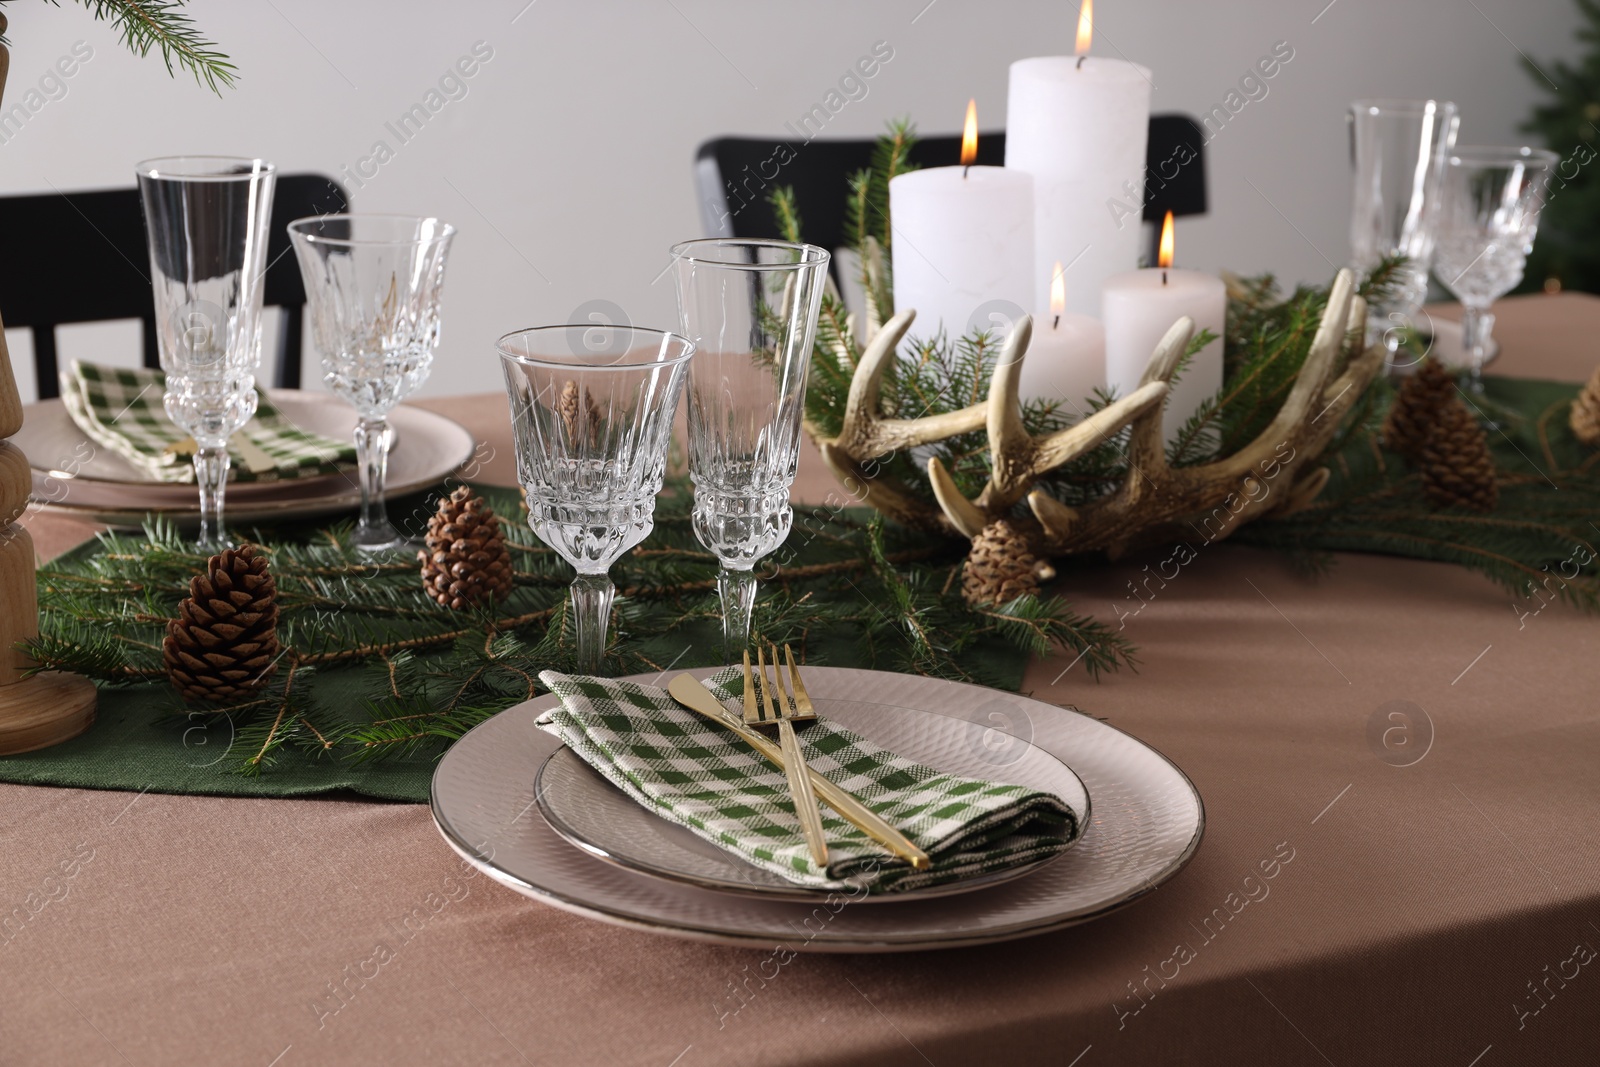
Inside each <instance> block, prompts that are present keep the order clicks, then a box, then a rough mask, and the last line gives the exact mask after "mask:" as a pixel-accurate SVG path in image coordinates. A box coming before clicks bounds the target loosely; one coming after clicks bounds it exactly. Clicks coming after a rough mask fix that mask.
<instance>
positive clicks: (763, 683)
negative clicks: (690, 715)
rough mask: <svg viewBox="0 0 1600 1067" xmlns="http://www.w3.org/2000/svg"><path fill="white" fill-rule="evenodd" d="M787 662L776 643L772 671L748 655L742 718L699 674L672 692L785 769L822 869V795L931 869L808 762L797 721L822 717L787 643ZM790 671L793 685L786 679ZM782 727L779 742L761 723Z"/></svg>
mask: <svg viewBox="0 0 1600 1067" xmlns="http://www.w3.org/2000/svg"><path fill="white" fill-rule="evenodd" d="M783 651H784V655H785V659H786V663H784V664H780V663H779V660H778V650H777V648H776V646H772V647H771V652H770V660H771V667H772V670H771V673H770V674H769V673H768V670H767V660H768V658H769V657H768V656H764V655H763V654H762V651H761V649H760V648H759V647H758V648H757V649H756V666H755V668H754V670H752V668H751V665H750V654H749V653H748V652H746V653H745V655H744V716H743V718H742V719H741V718H739V717H736V716H735V715H733V714H732V713H731V712H729V711H728V709H727V708H726V707H724V706H723V704H722V702H721V701H720V700H718V699H717V698H716V697H715V696H714V695H713V694H712V693H711V691H710V690H709V689H707V688H706V687H705V686H704V685H702V684H701V683H700V682H699V681H698V680H697V679H695V678H693V677H691V676H689V675H687V674H680V675H678V676H677V677H675V678H673V679H672V681H671V682H670V683H669V684H668V685H667V692H668V693H670V694H671V695H672V698H673V699H674V700H676V701H677V702H678V703H679V704H682V705H683V706H684V707H686V708H688V709H689V710H690V711H692V712H695V713H696V714H698V715H702V716H704V717H706V718H708V719H710V720H711V721H712V722H714V723H716V724H717V725H719V726H723V727H726V728H727V729H729V730H732V731H733V732H734V733H736V734H738V735H739V737H740V738H741V739H742V740H743V741H744V742H745V743H746V744H748V745H749V746H750V747H751V748H754V749H755V750H756V751H757V752H758V753H760V754H761V756H762V757H763V758H765V759H767V760H768V761H770V762H771V763H773V764H775V765H776V766H778V767H780V768H782V770H783V772H784V774H785V775H786V776H787V778H788V780H789V794H790V796H791V798H792V799H793V800H794V806H795V813H796V815H798V816H799V819H800V826H801V829H802V830H803V831H804V832H805V837H806V844H807V845H808V846H809V847H810V850H811V859H812V861H813V862H814V863H816V865H817V866H818V867H819V868H826V867H827V864H828V846H827V841H826V839H825V837H824V834H823V827H822V817H821V815H820V814H819V813H818V811H817V801H818V799H819V798H820V799H821V801H822V802H823V803H824V804H827V805H828V806H829V807H830V808H832V809H833V810H834V811H836V812H838V813H839V814H840V815H841V816H842V817H843V818H844V819H845V820H846V821H847V822H849V823H851V824H852V825H854V826H856V827H857V828H858V829H860V830H861V831H862V832H863V833H865V834H867V835H868V836H869V837H871V838H872V839H873V840H875V841H878V842H879V843H881V844H882V845H884V846H885V847H886V848H888V849H889V851H891V852H893V853H894V854H895V855H896V856H899V857H900V858H901V859H903V860H905V861H906V862H907V863H909V864H910V865H911V866H912V867H913V868H914V869H916V870H925V869H926V868H927V867H928V866H929V864H930V861H929V859H928V855H927V853H925V852H923V851H922V850H921V849H920V848H918V847H917V846H916V845H914V844H913V843H912V842H911V841H910V839H908V838H907V837H906V836H905V835H904V834H902V833H901V832H900V831H899V830H896V829H895V828H894V827H893V826H891V825H890V824H889V823H888V822H886V821H884V820H883V819H882V818H880V817H879V816H878V815H877V814H876V813H875V812H873V811H872V809H871V808H868V807H867V806H866V805H865V804H863V803H862V802H861V801H859V800H857V799H856V798H855V797H853V796H851V795H850V794H849V793H847V792H846V791H845V790H843V789H841V788H840V787H839V786H837V785H835V784H834V783H833V782H831V781H829V780H828V779H827V778H824V777H823V776H822V775H821V774H819V773H818V772H817V771H815V770H813V769H812V768H810V767H808V766H807V765H806V762H805V757H804V756H803V755H802V754H801V751H800V742H799V739H798V737H797V736H796V734H795V729H794V724H795V723H796V722H805V721H808V720H811V719H815V718H816V717H817V712H816V708H815V707H814V706H813V705H812V703H811V697H810V696H809V695H808V694H807V693H806V688H805V683H804V682H803V681H802V680H801V678H800V671H799V669H798V668H797V667H796V666H795V663H794V653H793V651H792V650H791V649H790V648H789V646H788V645H785V646H784V649H783ZM785 668H787V670H788V674H789V679H788V682H787V684H785V682H784V680H783V674H784V671H785ZM773 725H775V726H776V727H777V728H778V741H779V743H778V744H773V743H772V741H771V739H770V738H768V737H767V736H766V735H764V734H762V733H761V732H759V731H758V730H757V729H755V727H758V726H773Z"/></svg>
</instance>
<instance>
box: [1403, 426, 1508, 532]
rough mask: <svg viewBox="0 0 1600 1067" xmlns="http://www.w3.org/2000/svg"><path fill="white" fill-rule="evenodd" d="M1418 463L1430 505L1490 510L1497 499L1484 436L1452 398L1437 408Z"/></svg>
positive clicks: (1487, 443)
mask: <svg viewBox="0 0 1600 1067" xmlns="http://www.w3.org/2000/svg"><path fill="white" fill-rule="evenodd" d="M1418 463H1419V464H1420V466H1421V467H1422V495H1423V496H1425V497H1427V499H1428V502H1429V503H1430V504H1432V505H1433V506H1434V507H1441V508H1443V507H1451V506H1459V507H1465V508H1471V509H1473V510H1474V511H1493V510H1494V506H1495V504H1496V503H1497V502H1498V501H1499V498H1500V494H1499V490H1498V488H1496V486H1495V481H1494V460H1493V459H1492V458H1491V457H1490V455H1489V441H1488V438H1487V437H1486V436H1485V435H1484V432H1483V427H1482V426H1480V425H1478V420H1477V419H1476V418H1474V417H1473V414H1472V412H1471V411H1468V410H1467V406H1466V405H1465V404H1463V403H1461V402H1460V401H1459V400H1452V402H1451V403H1448V404H1446V405H1445V406H1444V408H1443V409H1442V410H1441V411H1440V413H1439V417H1438V418H1437V419H1436V420H1435V421H1434V424H1433V429H1432V430H1431V431H1430V432H1429V434H1428V440H1427V442H1426V443H1425V444H1424V445H1423V446H1422V455H1421V456H1420V457H1419V459H1418Z"/></svg>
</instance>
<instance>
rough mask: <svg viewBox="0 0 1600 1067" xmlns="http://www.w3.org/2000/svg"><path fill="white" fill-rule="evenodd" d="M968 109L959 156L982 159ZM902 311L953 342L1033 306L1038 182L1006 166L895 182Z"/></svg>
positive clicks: (894, 248)
mask: <svg viewBox="0 0 1600 1067" xmlns="http://www.w3.org/2000/svg"><path fill="white" fill-rule="evenodd" d="M977 144H978V138H977V111H976V108H975V107H974V106H973V105H968V109H967V135H966V137H964V138H963V144H962V152H961V155H962V159H963V161H965V162H966V163H970V161H971V160H973V159H975V158H977V151H978V149H977ZM889 215H890V218H891V219H892V220H893V226H894V228H893V233H892V235H891V243H890V263H891V268H892V270H893V273H894V303H895V307H896V308H915V309H916V311H917V321H916V323H915V325H914V326H913V327H912V333H913V335H914V336H916V337H918V338H921V339H924V340H927V339H931V338H932V337H933V336H934V335H935V334H936V333H937V332H938V331H939V328H940V326H941V325H942V326H943V328H944V331H945V333H946V334H947V335H948V336H949V337H950V339H951V340H955V339H956V338H959V337H963V336H965V335H966V334H967V333H969V332H971V330H972V329H974V328H976V329H982V330H992V329H995V328H996V327H997V326H1000V327H1004V326H1006V325H1007V324H1009V323H1011V322H1014V321H1015V320H1016V319H1018V318H1020V317H1021V316H1022V314H1023V312H1024V311H1025V309H1027V308H1030V307H1033V306H1035V305H1034V302H1033V179H1032V178H1030V177H1029V176H1028V175H1026V174H1023V173H1021V172H1019V171H1014V170H1010V169H1007V168H1003V167H974V166H968V165H962V166H957V167H932V168H929V169H926V170H918V171H912V172H911V173H909V174H901V175H899V176H898V177H896V178H893V179H891V180H890V182H889Z"/></svg>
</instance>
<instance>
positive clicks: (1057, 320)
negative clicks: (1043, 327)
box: [1050, 315, 1061, 330]
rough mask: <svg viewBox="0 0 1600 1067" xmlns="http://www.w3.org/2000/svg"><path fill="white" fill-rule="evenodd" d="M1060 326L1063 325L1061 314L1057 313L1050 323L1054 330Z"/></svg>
mask: <svg viewBox="0 0 1600 1067" xmlns="http://www.w3.org/2000/svg"><path fill="white" fill-rule="evenodd" d="M1060 326H1061V316H1060V315H1057V316H1056V317H1055V319H1054V320H1053V321H1052V322H1051V323H1050V328H1051V329H1052V330H1054V329H1058V328H1060Z"/></svg>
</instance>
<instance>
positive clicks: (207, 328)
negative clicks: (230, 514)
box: [137, 156, 277, 552]
mask: <svg viewBox="0 0 1600 1067" xmlns="http://www.w3.org/2000/svg"><path fill="white" fill-rule="evenodd" d="M137 171H138V175H139V193H140V197H141V199H142V200H143V202H144V223H145V232H146V234H147V236H148V237H149V242H150V279H151V287H152V289H153V290H154V295H155V312H156V342H157V347H158V348H159V350H160V353H161V369H162V371H163V372H164V373H165V374H166V379H167V388H166V398H165V399H166V411H167V417H168V418H170V419H171V420H172V421H173V422H174V423H176V424H177V425H178V426H179V427H180V428H181V429H184V430H187V431H188V433H189V436H191V437H193V438H194V441H195V445H196V446H197V447H196V449H195V454H194V474H195V481H196V482H197V483H198V485H199V489H200V537H199V547H200V548H201V549H202V550H204V551H207V552H216V551H219V550H220V549H222V548H224V547H226V546H227V545H228V543H229V542H228V535H227V532H226V530H225V529H224V527H223V523H222V509H223V503H224V499H225V495H226V491H227V485H228V438H229V437H231V436H233V434H234V433H235V432H236V431H238V430H239V429H240V428H242V427H243V426H244V424H245V423H247V422H249V421H250V417H251V416H252V415H254V414H255V413H256V367H257V366H258V365H259V364H260V362H261V287H262V277H263V273H264V271H265V264H266V253H267V223H268V220H269V219H270V218H271V215H272V191H273V187H274V182H275V180H276V174H277V172H276V169H275V168H274V167H273V165H272V164H271V163H267V162H264V161H262V160H259V159H237V158H234V157H231V156H171V157H167V158H164V159H148V160H145V161H144V162H143V163H140V164H139V165H138V167H137Z"/></svg>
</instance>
